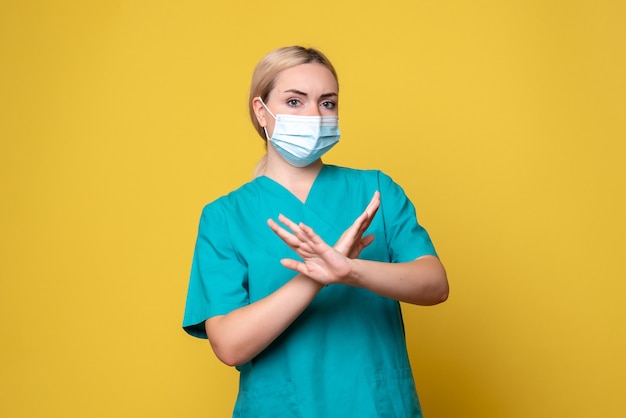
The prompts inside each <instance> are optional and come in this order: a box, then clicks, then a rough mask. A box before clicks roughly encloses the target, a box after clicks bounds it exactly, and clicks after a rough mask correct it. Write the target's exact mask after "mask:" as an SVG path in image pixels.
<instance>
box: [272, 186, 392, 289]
mask: <svg viewBox="0 0 626 418" xmlns="http://www.w3.org/2000/svg"><path fill="white" fill-rule="evenodd" d="M379 205H380V195H379V193H378V192H376V193H375V194H374V197H372V200H371V201H370V203H369V205H368V206H367V208H366V210H365V211H364V212H363V213H362V214H361V215H360V216H359V217H358V218H357V219H356V220H355V221H354V223H353V224H352V225H351V226H350V228H348V229H347V230H346V231H345V232H344V233H343V234H342V235H341V237H340V238H339V240H338V241H337V242H336V243H335V246H334V247H331V246H330V245H328V244H327V243H326V242H324V240H322V239H321V238H320V237H319V235H317V234H316V233H315V231H313V229H311V228H310V227H308V226H306V225H304V224H296V223H294V222H292V221H291V220H290V219H288V218H287V217H285V216H283V215H279V217H278V219H279V220H280V222H282V223H283V224H284V225H285V226H287V227H288V228H289V229H290V230H291V231H292V232H291V233H289V232H288V231H287V230H285V229H284V228H282V227H281V226H280V225H278V224H277V223H276V222H274V221H273V220H271V219H270V220H268V225H269V226H270V228H271V229H272V230H273V231H274V232H275V233H276V234H277V235H278V236H279V237H280V238H281V239H282V240H283V241H284V242H285V243H286V244H287V245H289V247H290V248H292V249H293V250H294V251H295V252H296V253H297V254H298V255H299V256H300V257H301V258H302V261H298V260H294V259H283V260H281V263H282V264H283V265H284V266H285V267H287V268H289V269H292V270H295V271H298V272H299V273H302V274H304V275H306V276H308V277H310V278H311V279H313V280H315V281H317V282H319V283H321V284H325V285H327V284H331V283H338V282H341V281H342V279H343V278H345V277H347V276H348V275H349V274H350V271H351V269H352V261H351V259H353V258H357V257H358V256H359V254H360V253H361V251H362V250H363V248H365V247H367V246H368V245H369V244H370V243H371V242H372V241H373V240H374V237H373V236H371V235H368V236H365V237H364V236H363V234H364V233H365V231H366V230H367V228H368V227H369V225H370V223H371V222H372V219H373V218H374V216H375V215H376V212H377V210H378V207H379Z"/></svg>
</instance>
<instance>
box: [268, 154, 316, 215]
mask: <svg viewBox="0 0 626 418" xmlns="http://www.w3.org/2000/svg"><path fill="white" fill-rule="evenodd" d="M327 167H328V166H327V165H326V164H323V165H322V168H321V169H320V171H319V173H317V175H316V176H315V179H314V180H313V183H312V184H311V188H310V189H309V193H308V194H307V196H306V199H305V200H304V201H302V200H300V199H299V198H298V197H297V196H296V195H295V194H293V193H292V192H291V191H290V190H289V189H287V188H286V187H285V186H283V185H282V184H280V183H279V182H277V181H276V180H274V179H271V178H269V177H267V176H260V177H257V179H258V180H260V181H262V182H265V183H267V184H273V185H275V186H276V187H277V188H279V189H281V190H282V191H283V193H285V194H287V195H289V196H291V198H292V199H295V200H297V201H298V202H300V204H301V205H304V206H309V205H310V202H311V201H312V196H313V195H314V194H315V191H316V189H318V184H319V183H320V182H322V180H323V177H325V172H326V171H328V170H327Z"/></svg>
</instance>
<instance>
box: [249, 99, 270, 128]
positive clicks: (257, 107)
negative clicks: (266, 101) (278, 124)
mask: <svg viewBox="0 0 626 418" xmlns="http://www.w3.org/2000/svg"><path fill="white" fill-rule="evenodd" d="M252 109H253V110H254V114H255V115H256V120H257V121H258V122H259V125H261V127H262V128H264V127H266V126H267V121H266V120H265V116H266V114H267V110H266V109H265V107H264V106H263V103H261V100H260V99H259V98H258V97H255V98H254V99H252Z"/></svg>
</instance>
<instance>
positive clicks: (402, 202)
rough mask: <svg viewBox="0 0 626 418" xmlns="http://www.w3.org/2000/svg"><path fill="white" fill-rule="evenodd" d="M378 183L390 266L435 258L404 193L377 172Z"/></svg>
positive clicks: (425, 234) (431, 245) (384, 175)
mask: <svg viewBox="0 0 626 418" xmlns="http://www.w3.org/2000/svg"><path fill="white" fill-rule="evenodd" d="M378 183H379V190H380V199H381V205H380V211H381V212H382V215H383V218H384V225H385V236H386V239H387V246H388V248H389V252H390V257H391V262H394V263H402V262H408V261H412V260H415V259H416V258H418V257H421V256H424V255H434V256H437V253H436V251H435V248H434V246H433V244H432V242H431V240H430V236H429V235H428V232H427V231H426V230H425V229H424V228H423V227H422V226H421V225H420V224H419V223H418V221H417V217H416V214H415V207H414V206H413V203H411V201H410V200H409V198H408V197H407V196H406V194H405V193H404V190H402V188H401V187H400V186H399V185H398V184H396V183H395V182H394V181H393V180H392V179H391V178H390V177H389V176H388V175H386V174H385V173H383V172H379V176H378Z"/></svg>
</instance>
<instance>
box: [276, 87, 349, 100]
mask: <svg viewBox="0 0 626 418" xmlns="http://www.w3.org/2000/svg"><path fill="white" fill-rule="evenodd" d="M284 93H295V94H299V95H301V96H305V97H308V94H307V93H305V92H303V91H300V90H298V89H288V90H285V91H284ZM328 97H337V93H324V94H322V95H321V96H320V99H326V98H328Z"/></svg>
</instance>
